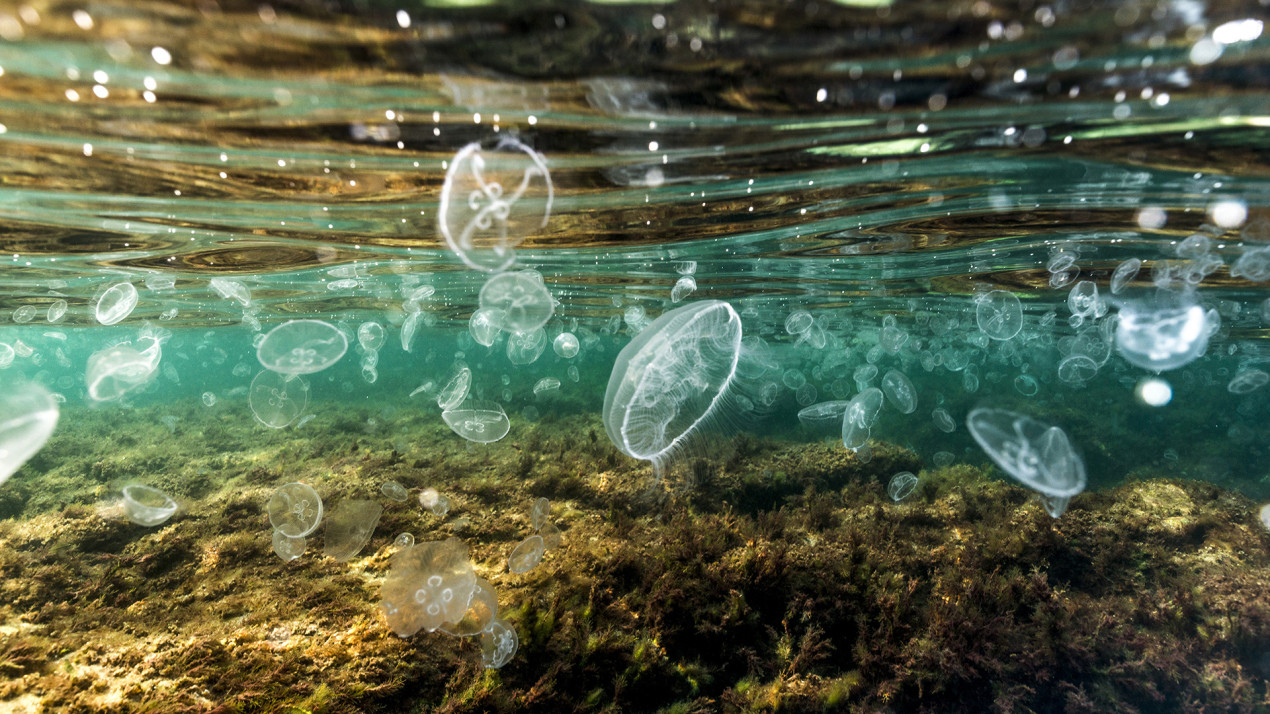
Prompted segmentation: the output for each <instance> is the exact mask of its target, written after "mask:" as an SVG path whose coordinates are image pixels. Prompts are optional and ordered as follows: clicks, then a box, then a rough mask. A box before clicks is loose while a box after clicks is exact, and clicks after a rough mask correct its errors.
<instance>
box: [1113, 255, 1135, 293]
mask: <svg viewBox="0 0 1270 714" xmlns="http://www.w3.org/2000/svg"><path fill="white" fill-rule="evenodd" d="M1140 270H1142V261H1141V260H1139V259H1137V258H1130V259H1128V260H1126V261H1124V262H1123V263H1121V264H1120V265H1117V266H1116V270H1115V272H1113V273H1112V274H1111V294H1112V295H1119V294H1120V291H1121V290H1124V289H1125V286H1126V285H1128V284H1129V283H1130V282H1132V281H1133V279H1134V278H1136V277H1138V271H1140Z"/></svg>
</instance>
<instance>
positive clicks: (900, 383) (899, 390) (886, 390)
mask: <svg viewBox="0 0 1270 714" xmlns="http://www.w3.org/2000/svg"><path fill="white" fill-rule="evenodd" d="M882 393H883V394H885V395H886V399H887V401H889V402H890V403H891V406H893V407H895V408H896V409H898V410H899V412H900V413H901V414H912V413H913V412H915V411H917V389H916V388H915V387H913V382H912V381H911V380H909V378H908V375H906V374H904V373H903V372H901V371H899V370H895V369H892V370H889V371H888V372H887V373H886V374H884V375H882Z"/></svg>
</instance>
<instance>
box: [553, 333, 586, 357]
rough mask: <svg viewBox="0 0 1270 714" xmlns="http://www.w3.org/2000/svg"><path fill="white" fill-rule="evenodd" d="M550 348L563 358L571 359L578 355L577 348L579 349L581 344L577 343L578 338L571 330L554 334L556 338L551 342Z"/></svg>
mask: <svg viewBox="0 0 1270 714" xmlns="http://www.w3.org/2000/svg"><path fill="white" fill-rule="evenodd" d="M551 349H553V350H555V351H556V354H557V355H559V356H561V357H563V358H565V359H572V358H574V357H576V356H578V350H579V349H581V346H580V345H579V344H578V338H577V337H576V336H574V334H573V333H572V332H561V333H560V334H558V335H556V339H555V340H554V341H553V342H552V343H551Z"/></svg>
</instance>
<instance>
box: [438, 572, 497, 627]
mask: <svg viewBox="0 0 1270 714" xmlns="http://www.w3.org/2000/svg"><path fill="white" fill-rule="evenodd" d="M497 617H498V593H497V592H496V591H495V590H494V585H493V584H492V583H490V581H488V580H486V579H485V578H477V579H476V587H475V588H473V589H472V599H471V601H470V602H468V605H467V612H465V613H463V617H462V618H460V619H459V620H457V621H455V622H446V623H442V624H441V626H440V627H438V628H437V629H438V630H440V631H441V632H444V633H446V634H447V635H454V636H456V637H471V636H473V635H479V634H481V633H482V632H484V631H485V629H486V628H488V627H489V626H490V623H492V622H493V621H494V620H495V619H496V618H497Z"/></svg>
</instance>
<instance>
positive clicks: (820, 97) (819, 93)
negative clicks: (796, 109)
mask: <svg viewBox="0 0 1270 714" xmlns="http://www.w3.org/2000/svg"><path fill="white" fill-rule="evenodd" d="M828 98H829V90H828V89H825V88H824V87H821V88H820V89H817V90H816V101H818V102H823V101H825V100H826V99H828Z"/></svg>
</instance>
